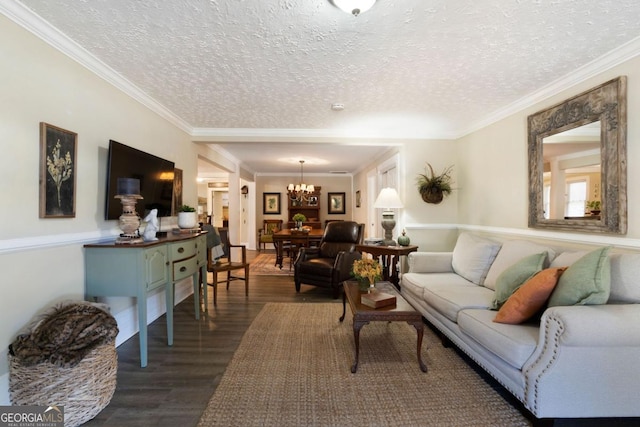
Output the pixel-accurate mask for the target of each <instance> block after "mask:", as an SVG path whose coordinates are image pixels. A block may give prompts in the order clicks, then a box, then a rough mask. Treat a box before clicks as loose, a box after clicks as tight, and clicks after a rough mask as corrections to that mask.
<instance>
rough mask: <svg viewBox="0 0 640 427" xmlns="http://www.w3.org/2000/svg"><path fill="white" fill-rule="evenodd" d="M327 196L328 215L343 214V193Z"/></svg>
mask: <svg viewBox="0 0 640 427" xmlns="http://www.w3.org/2000/svg"><path fill="white" fill-rule="evenodd" d="M328 195H329V204H328V206H329V214H344V213H345V210H344V195H345V193H328Z"/></svg>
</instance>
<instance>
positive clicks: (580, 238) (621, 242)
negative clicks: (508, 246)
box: [405, 223, 640, 250]
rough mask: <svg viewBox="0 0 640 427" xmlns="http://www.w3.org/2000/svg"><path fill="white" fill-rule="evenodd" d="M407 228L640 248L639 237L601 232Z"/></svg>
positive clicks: (444, 226)
mask: <svg viewBox="0 0 640 427" xmlns="http://www.w3.org/2000/svg"><path fill="white" fill-rule="evenodd" d="M405 228H406V229H407V230H459V231H475V232H480V233H489V234H500V235H508V236H511V237H521V238H538V239H552V240H555V241H558V242H561V243H579V244H589V245H601V246H604V245H610V246H615V247H616V248H620V249H633V250H638V249H640V239H629V238H626V237H618V236H609V235H601V234H581V233H570V232H557V231H546V230H535V229H531V228H506V227H491V226H484V225H471V224H416V223H414V224H406V225H405Z"/></svg>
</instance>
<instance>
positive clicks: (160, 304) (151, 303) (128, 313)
mask: <svg viewBox="0 0 640 427" xmlns="http://www.w3.org/2000/svg"><path fill="white" fill-rule="evenodd" d="M175 289H176V290H175V300H174V307H175V306H176V305H178V304H179V303H180V302H182V301H184V300H185V299H186V298H187V297H188V296H189V295H191V294H192V293H193V282H192V281H191V279H190V278H187V279H184V280H182V281H180V282H178V283H176V285H175ZM166 312H167V309H166V296H165V292H164V291H161V292H158V293H155V294H153V295H149V296H148V297H147V325H149V324H151V323H152V322H154V321H155V320H157V319H158V318H159V317H161V316H162V315H163V314H165V313H166ZM200 314H201V315H202V313H200ZM194 316H195V313H194ZM113 317H114V318H115V319H116V322H117V323H118V336H117V337H116V347H117V346H119V345H120V344H122V343H123V342H125V341H126V340H128V339H129V338H131V337H132V336H134V335H135V334H137V333H138V332H139V331H140V328H138V307H137V305H136V304H133V305H131V306H129V307H127V308H125V309H124V310H122V311H120V312H118V313H116V314H114V315H113ZM194 319H195V317H194Z"/></svg>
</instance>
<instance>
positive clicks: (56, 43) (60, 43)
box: [0, 0, 193, 134]
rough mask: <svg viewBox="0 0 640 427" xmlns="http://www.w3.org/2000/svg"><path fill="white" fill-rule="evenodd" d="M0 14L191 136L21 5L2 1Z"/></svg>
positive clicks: (186, 128) (188, 127)
mask: <svg viewBox="0 0 640 427" xmlns="http://www.w3.org/2000/svg"><path fill="white" fill-rule="evenodd" d="M0 13H2V14H4V15H5V16H7V17H8V18H9V19H11V20H12V21H13V22H15V23H16V24H18V25H20V26H21V27H23V28H24V29H26V30H27V31H29V32H31V33H32V34H34V35H35V36H37V37H39V38H40V39H41V40H43V41H44V42H45V43H48V44H49V45H51V46H52V47H53V48H54V49H57V50H58V51H60V52H62V53H63V54H65V55H67V56H68V57H69V58H71V59H73V60H74V61H76V62H77V63H78V64H80V65H82V66H83V67H85V68H87V69H88V70H89V71H91V72H92V73H94V74H95V75H97V76H98V77H100V78H102V79H104V80H105V81H107V82H108V83H109V84H111V85H113V86H115V87H116V88H117V89H119V90H121V91H122V92H124V93H125V94H127V95H128V96H130V97H131V98H133V99H135V100H136V101H138V102H139V103H141V104H142V105H144V106H145V107H147V108H148V109H149V110H151V111H153V112H154V113H156V114H158V115H159V116H160V117H162V118H163V119H165V120H167V121H168V122H170V123H172V124H173V125H174V126H176V127H178V128H179V129H182V130H183V131H185V132H187V133H189V134H190V133H192V132H193V127H192V126H191V125H189V124H188V123H187V122H185V121H184V120H183V119H181V118H180V117H178V116H177V115H175V114H174V113H173V112H171V111H170V110H169V109H168V108H166V107H165V106H164V105H162V104H160V103H159V102H158V101H156V100H155V99H153V98H152V97H150V96H149V95H147V94H146V93H145V92H144V91H142V90H141V89H140V88H138V87H137V86H136V85H135V84H133V83H132V82H130V81H129V80H127V79H126V78H124V77H123V76H122V75H121V74H119V73H118V72H116V71H115V70H114V69H113V68H111V67H109V66H108V65H107V64H105V63H104V62H102V61H101V60H100V59H98V58H97V57H96V56H95V55H93V54H92V53H90V52H89V51H88V50H86V49H85V48H83V47H82V46H80V45H79V44H78V43H76V42H75V41H73V40H72V39H70V38H69V37H68V36H66V35H65V34H64V33H62V32H60V30H58V29H57V28H55V27H54V26H53V25H51V24H50V23H49V22H47V21H45V20H44V19H42V18H41V17H40V16H39V15H37V14H36V13H34V12H33V11H32V10H31V9H29V8H27V7H26V6H24V5H23V4H22V3H20V2H17V1H15V0H6V1H2V2H0Z"/></svg>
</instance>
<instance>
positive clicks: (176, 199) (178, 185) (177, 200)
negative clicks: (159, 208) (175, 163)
mask: <svg viewBox="0 0 640 427" xmlns="http://www.w3.org/2000/svg"><path fill="white" fill-rule="evenodd" d="M205 203H206V202H205ZM180 206H182V169H178V168H173V206H172V210H171V216H177V215H178V212H179V211H180Z"/></svg>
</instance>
